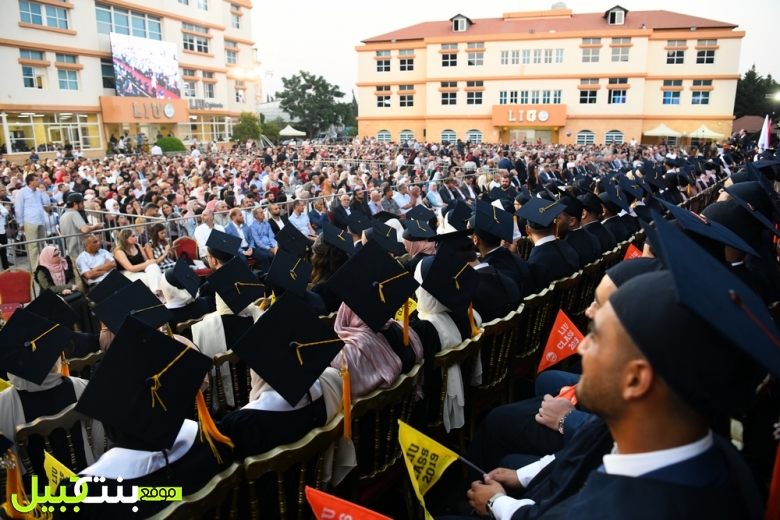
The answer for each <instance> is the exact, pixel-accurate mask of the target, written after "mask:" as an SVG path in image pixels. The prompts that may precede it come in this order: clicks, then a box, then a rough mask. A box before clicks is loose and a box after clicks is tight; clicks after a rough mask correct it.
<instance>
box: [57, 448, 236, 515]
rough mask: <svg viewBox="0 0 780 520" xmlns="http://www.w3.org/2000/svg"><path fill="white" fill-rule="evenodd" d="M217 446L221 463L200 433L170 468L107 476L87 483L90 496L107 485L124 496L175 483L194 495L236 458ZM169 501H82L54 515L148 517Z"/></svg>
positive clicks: (71, 493) (111, 491)
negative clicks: (118, 478) (136, 489)
mask: <svg viewBox="0 0 780 520" xmlns="http://www.w3.org/2000/svg"><path fill="white" fill-rule="evenodd" d="M214 445H215V446H216V447H217V450H218V451H219V454H220V457H221V458H222V463H221V464H219V463H218V462H217V459H216V458H215V457H214V454H213V453H212V451H211V448H210V447H209V445H208V443H206V442H205V441H201V440H200V435H196V436H195V442H194V443H193V444H192V447H191V448H190V449H189V451H188V452H187V453H186V454H185V455H184V456H183V457H182V458H180V459H179V460H177V461H176V462H173V463H171V464H169V465H168V466H167V467H165V468H162V469H159V470H157V471H155V472H153V473H150V474H149V475H146V476H143V477H139V478H135V479H126V480H123V481H122V482H121V483H118V482H117V481H116V480H114V479H108V478H107V479H106V481H105V482H104V483H100V484H94V483H91V484H88V490H89V496H100V495H101V493H102V487H103V486H106V487H107V491H108V493H107V494H108V495H109V496H116V495H117V490H116V489H117V486H119V485H121V486H122V488H123V492H124V495H128V494H129V493H130V489H131V488H132V487H133V486H138V487H149V486H152V487H157V486H165V487H170V486H176V487H181V488H182V490H181V492H182V496H187V495H191V494H193V493H195V492H197V491H199V490H200V489H202V488H203V486H205V485H206V483H208V481H209V480H211V478H212V477H213V476H214V475H216V474H217V473H219V472H220V471H223V470H224V469H225V468H227V467H228V466H229V465H230V464H231V463H232V462H233V459H234V456H233V451H232V450H231V449H230V447H229V446H228V445H226V444H222V443H219V442H215V443H214ZM74 485H75V483H68V485H67V489H68V496H74ZM168 505H170V504H169V503H168V502H162V501H160V502H157V501H152V502H150V501H145V500H144V501H142V500H139V501H138V502H136V503H135V504H87V503H81V504H79V509H80V510H79V512H78V513H74V512H73V508H72V507H68V510H67V511H66V512H64V513H61V512H60V511H59V508H57V510H56V512H55V518H67V519H70V518H73V519H76V520H78V519H82V520H83V519H95V520H104V519H106V518H110V519H111V520H123V519H128V520H137V519H141V518H148V517H150V516H153V515H154V514H156V513H158V512H160V511H161V510H163V509H165V508H166V507H167V506H168ZM133 506H137V507H138V512H137V513H134V512H133Z"/></svg>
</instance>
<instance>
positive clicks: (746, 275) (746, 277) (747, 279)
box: [729, 262, 772, 306]
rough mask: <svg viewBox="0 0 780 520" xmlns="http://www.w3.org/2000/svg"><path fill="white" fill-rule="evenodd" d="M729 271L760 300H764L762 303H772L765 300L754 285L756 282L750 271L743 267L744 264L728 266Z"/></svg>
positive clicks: (759, 289) (758, 288)
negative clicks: (759, 297)
mask: <svg viewBox="0 0 780 520" xmlns="http://www.w3.org/2000/svg"><path fill="white" fill-rule="evenodd" d="M729 270H730V271H731V272H732V273H734V274H735V275H737V277H738V278H739V279H740V280H742V282H743V283H744V284H745V285H747V286H748V287H750V288H751V289H753V291H754V292H755V293H756V294H758V295H759V296H761V298H763V299H764V303H766V304H767V306H768V305H770V304H771V303H772V302H771V301H770V300H767V299H766V297H765V296H766V295H765V294H764V293H763V292H762V291H761V288H760V287H759V285H758V284H757V283H756V280H755V279H754V278H753V273H751V272H750V270H749V269H748V268H747V267H746V266H745V263H744V262H742V263H741V264H739V265H730V266H729Z"/></svg>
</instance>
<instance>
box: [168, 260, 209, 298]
mask: <svg viewBox="0 0 780 520" xmlns="http://www.w3.org/2000/svg"><path fill="white" fill-rule="evenodd" d="M165 279H166V280H167V282H168V283H169V284H171V285H172V286H173V287H176V288H177V289H182V290H186V291H187V292H188V293H190V296H192V297H193V298H195V297H196V296H197V295H198V288H199V287H200V278H199V277H198V275H196V274H195V273H194V272H193V270H192V269H190V266H188V265H187V262H185V261H184V260H182V259H181V258H179V259H178V260H177V261H176V265H174V266H173V269H168V270H167V271H165Z"/></svg>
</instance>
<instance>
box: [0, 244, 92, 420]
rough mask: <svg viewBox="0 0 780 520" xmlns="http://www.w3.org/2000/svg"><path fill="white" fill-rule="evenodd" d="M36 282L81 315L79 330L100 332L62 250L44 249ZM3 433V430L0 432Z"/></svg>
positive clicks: (51, 247)
mask: <svg viewBox="0 0 780 520" xmlns="http://www.w3.org/2000/svg"><path fill="white" fill-rule="evenodd" d="M35 281H36V282H38V286H39V287H40V288H41V291H45V290H46V289H51V290H52V292H53V293H55V294H57V295H59V296H62V298H63V299H64V300H65V301H66V302H67V303H68V305H70V308H71V309H73V311H74V312H75V313H76V314H78V315H79V318H80V320H79V330H80V331H81V332H87V333H90V334H97V333H98V332H99V330H98V329H97V327H96V326H95V323H94V322H93V321H92V312H91V311H90V310H89V305H88V304H87V299H86V298H85V297H84V294H82V293H81V292H79V287H78V285H76V275H75V273H74V271H73V264H72V263H71V260H70V258H67V257H63V256H62V254H61V253H60V250H59V249H57V248H56V247H54V246H47V247H44V248H43V250H42V251H41V254H40V258H39V260H38V267H37V268H36V269H35ZM0 431H2V430H0Z"/></svg>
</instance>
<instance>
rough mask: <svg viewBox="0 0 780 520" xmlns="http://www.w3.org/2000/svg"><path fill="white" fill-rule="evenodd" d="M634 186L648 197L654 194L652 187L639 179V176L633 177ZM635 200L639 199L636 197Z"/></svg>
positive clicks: (642, 179)
mask: <svg viewBox="0 0 780 520" xmlns="http://www.w3.org/2000/svg"><path fill="white" fill-rule="evenodd" d="M634 184H637V185H638V186H639V187H640V188H642V189H643V190H644V191H645V193H647V194H648V195H652V194H653V193H654V190H653V186H652V185H651V184H650V183H649V182H647V180H645V178H644V177H640V176H639V175H634ZM637 198H638V199H639V198H641V197H637Z"/></svg>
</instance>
